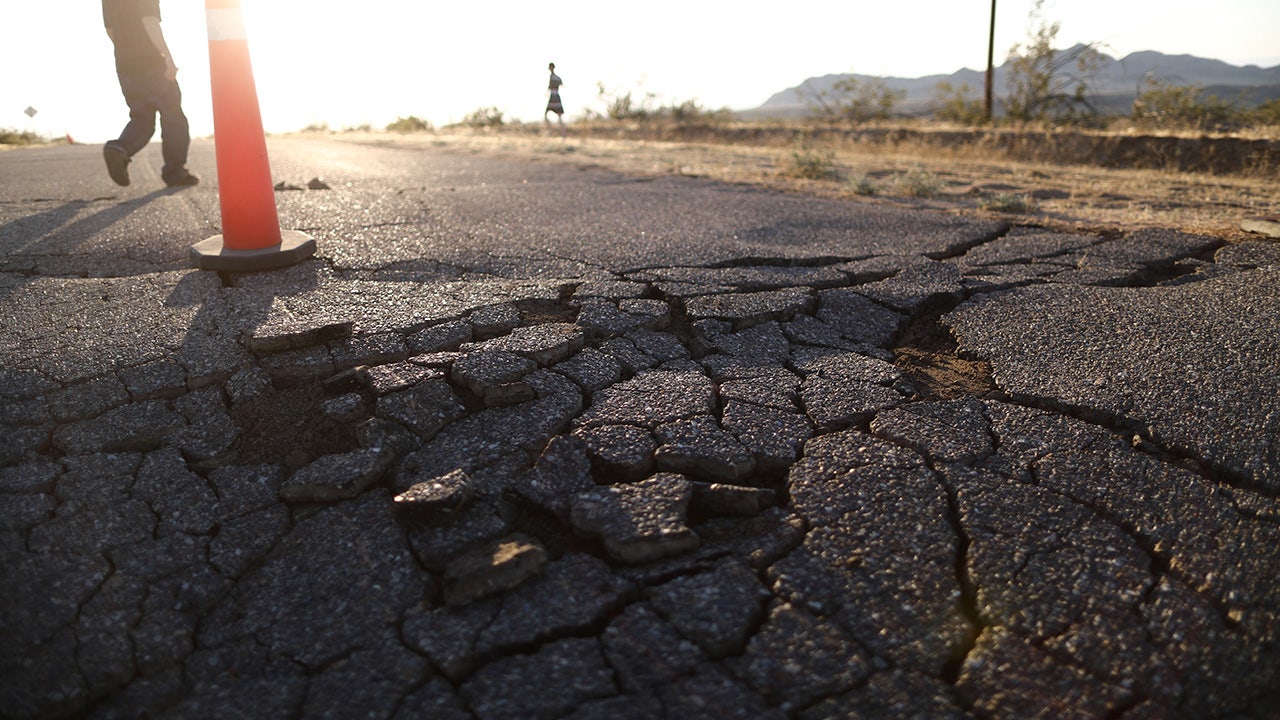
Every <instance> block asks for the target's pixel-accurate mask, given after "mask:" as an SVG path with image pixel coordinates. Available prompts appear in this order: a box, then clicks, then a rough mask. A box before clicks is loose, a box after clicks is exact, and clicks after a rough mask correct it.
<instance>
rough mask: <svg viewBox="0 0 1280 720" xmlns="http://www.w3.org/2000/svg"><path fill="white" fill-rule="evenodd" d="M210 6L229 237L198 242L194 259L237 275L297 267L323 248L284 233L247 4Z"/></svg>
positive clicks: (222, 1)
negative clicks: (247, 22)
mask: <svg viewBox="0 0 1280 720" xmlns="http://www.w3.org/2000/svg"><path fill="white" fill-rule="evenodd" d="M204 6H205V15H206V17H207V20H208V27H209V78H210V84H211V86H212V88H213V142H214V151H215V153H216V155H217V162H218V200H219V204H220V205H221V208H222V234H221V235H214V236H213V237H210V238H207V239H205V240H202V241H200V242H198V243H196V244H195V245H192V246H191V262H192V264H193V265H194V266H195V267H197V268H200V269H201V270H232V271H251V270H269V269H271V268H278V267H284V266H286V265H293V264H295V263H298V262H301V261H303V260H305V259H307V258H309V257H311V256H312V255H314V254H315V252H316V243H315V240H312V239H311V238H310V237H308V236H307V234H306V233H302V232H298V231H297V230H284V231H281V229H280V216H279V215H278V214H277V213H276V196H275V188H274V186H273V185H272V183H271V164H270V162H269V161H268V159H267V136H266V133H264V132H263V129H262V112H261V110H260V109H259V107H258V91H257V87H256V86H255V85H254V82H253V67H252V65H250V63H249V41H248V38H247V36H246V34H245V29H244V16H243V15H242V14H241V10H240V0H205V3H204Z"/></svg>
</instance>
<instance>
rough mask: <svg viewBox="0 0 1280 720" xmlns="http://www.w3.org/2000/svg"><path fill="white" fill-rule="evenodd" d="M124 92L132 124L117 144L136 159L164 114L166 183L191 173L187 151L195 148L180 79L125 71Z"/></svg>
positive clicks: (164, 173)
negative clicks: (157, 121)
mask: <svg viewBox="0 0 1280 720" xmlns="http://www.w3.org/2000/svg"><path fill="white" fill-rule="evenodd" d="M119 76H120V90H121V92H123V93H124V101H125V102H126V103H128V104H129V124H128V125H125V126H124V131H122V132H121V133H120V138H119V139H118V140H116V143H117V144H118V145H120V146H121V147H123V148H124V150H125V152H127V153H129V156H130V157H132V156H133V155H134V154H136V153H137V152H138V151H139V150H141V149H142V148H144V147H146V146H147V143H148V142H151V136H152V135H155V133H156V115H157V114H159V115H160V137H161V141H162V144H161V154H162V155H163V156H164V168H163V169H162V170H161V171H160V174H161V176H162V177H163V178H164V179H165V180H172V179H175V178H180V177H182V176H183V175H185V174H186V172H187V149H188V148H189V147H190V146H191V129H190V127H189V126H188V125H187V116H186V115H184V114H182V91H181V90H180V89H178V82H177V81H176V80H169V79H166V78H165V76H164V73H163V72H161V71H155V72H122V73H120V74H119Z"/></svg>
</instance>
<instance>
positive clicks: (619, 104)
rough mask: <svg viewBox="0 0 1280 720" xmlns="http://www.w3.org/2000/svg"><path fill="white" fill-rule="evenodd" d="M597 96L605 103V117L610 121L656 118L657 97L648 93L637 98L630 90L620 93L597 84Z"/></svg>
mask: <svg viewBox="0 0 1280 720" xmlns="http://www.w3.org/2000/svg"><path fill="white" fill-rule="evenodd" d="M596 96H597V97H598V98H599V99H600V101H601V102H602V103H604V117H606V118H608V119H610V120H647V119H649V118H651V117H653V116H654V114H655V113H654V103H655V102H656V99H657V96H656V95H654V94H653V93H651V92H646V93H644V95H643V96H642V97H636V96H635V95H633V94H632V92H631V91H630V90H628V91H626V92H625V93H620V92H617V91H614V90H609V89H608V88H606V87H605V86H604V83H602V82H600V83H596Z"/></svg>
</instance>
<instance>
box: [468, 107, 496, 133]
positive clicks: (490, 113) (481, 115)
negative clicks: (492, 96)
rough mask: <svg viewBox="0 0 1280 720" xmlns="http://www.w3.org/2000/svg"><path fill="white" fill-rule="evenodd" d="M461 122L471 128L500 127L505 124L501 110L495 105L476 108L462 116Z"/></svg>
mask: <svg viewBox="0 0 1280 720" xmlns="http://www.w3.org/2000/svg"><path fill="white" fill-rule="evenodd" d="M462 124H463V125H465V126H467V127H473V128H492V127H502V126H503V125H505V124H506V120H505V119H504V118H503V112H502V111H501V110H499V109H498V108H497V107H495V106H489V107H482V108H476V109H475V110H472V111H471V112H469V113H467V114H466V116H464V117H463V118H462Z"/></svg>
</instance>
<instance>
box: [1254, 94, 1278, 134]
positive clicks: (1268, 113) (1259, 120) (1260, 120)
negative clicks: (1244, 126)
mask: <svg viewBox="0 0 1280 720" xmlns="http://www.w3.org/2000/svg"><path fill="white" fill-rule="evenodd" d="M1249 120H1250V122H1251V123H1252V124H1253V125H1268V126H1271V127H1280V99H1276V100H1268V101H1266V102H1264V103H1262V104H1261V105H1259V106H1258V107H1256V108H1254V109H1253V110H1252V111H1251V112H1250V113H1249Z"/></svg>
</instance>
